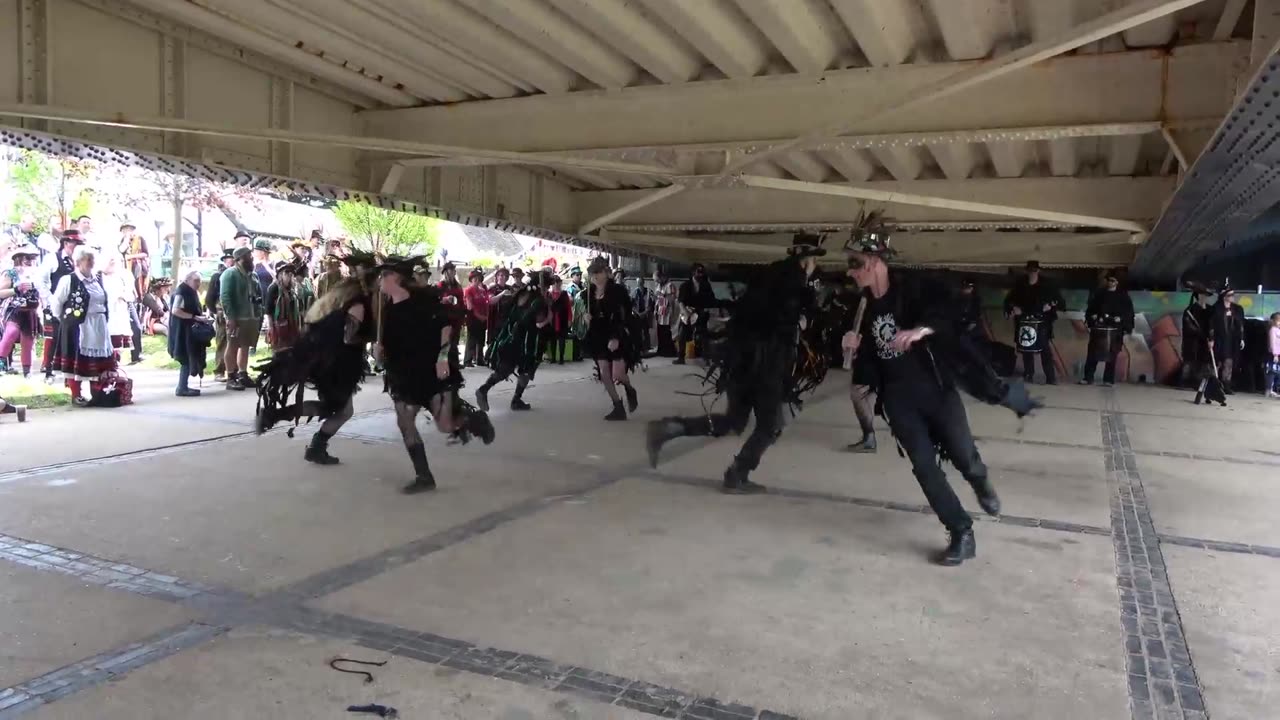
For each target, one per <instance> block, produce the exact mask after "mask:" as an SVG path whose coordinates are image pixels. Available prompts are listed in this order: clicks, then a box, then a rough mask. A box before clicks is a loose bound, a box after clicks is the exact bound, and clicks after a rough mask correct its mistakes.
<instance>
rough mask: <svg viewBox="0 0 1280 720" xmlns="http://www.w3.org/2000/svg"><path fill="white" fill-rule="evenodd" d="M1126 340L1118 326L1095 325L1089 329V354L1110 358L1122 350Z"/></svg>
mask: <svg viewBox="0 0 1280 720" xmlns="http://www.w3.org/2000/svg"><path fill="white" fill-rule="evenodd" d="M1123 342H1124V337H1123V334H1122V333H1121V332H1120V328H1118V327H1095V328H1093V329H1092V330H1090V331H1089V356H1090V357H1095V358H1109V357H1111V355H1113V354H1115V353H1119V352H1120V348H1121V347H1122V345H1123Z"/></svg>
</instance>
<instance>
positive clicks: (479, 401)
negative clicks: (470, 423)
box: [476, 387, 489, 412]
mask: <svg viewBox="0 0 1280 720" xmlns="http://www.w3.org/2000/svg"><path fill="white" fill-rule="evenodd" d="M476 405H478V406H479V407H480V409H481V410H483V411H485V412H489V389H488V388H485V387H481V388H480V389H478V390H476Z"/></svg>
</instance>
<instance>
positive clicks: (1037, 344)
mask: <svg viewBox="0 0 1280 720" xmlns="http://www.w3.org/2000/svg"><path fill="white" fill-rule="evenodd" d="M1013 342H1014V345H1016V346H1017V348H1018V352H1024V353H1040V352H1044V350H1045V348H1047V347H1048V346H1049V326H1048V324H1047V323H1045V321H1044V320H1042V319H1041V318H1040V317H1038V316H1035V315H1031V316H1027V315H1020V316H1018V319H1017V321H1016V322H1015V323H1014V325H1013Z"/></svg>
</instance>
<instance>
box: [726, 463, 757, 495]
mask: <svg viewBox="0 0 1280 720" xmlns="http://www.w3.org/2000/svg"><path fill="white" fill-rule="evenodd" d="M747 472H748V471H747V470H746V469H744V468H742V467H741V466H740V465H738V462H737V461H736V460H735V461H734V463H733V464H732V465H730V466H729V469H728V470H725V471H724V487H722V488H721V491H722V492H724V493H726V494H728V495H758V494H760V493H762V492H765V486H763V485H760V484H759V483H753V482H751V481H750V480H748V479H747Z"/></svg>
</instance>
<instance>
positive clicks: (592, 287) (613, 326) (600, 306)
mask: <svg viewBox="0 0 1280 720" xmlns="http://www.w3.org/2000/svg"><path fill="white" fill-rule="evenodd" d="M587 276H588V277H589V278H590V279H591V282H590V283H589V284H588V285H587V287H586V289H585V290H583V292H584V293H586V294H587V299H586V309H587V314H586V318H585V319H586V324H587V335H586V338H585V340H586V345H587V354H588V355H590V356H591V359H592V360H595V363H596V373H597V374H598V375H599V376H600V382H601V383H603V384H604V389H605V392H607V393H609V399H610V400H611V401H613V411H612V412H610V413H609V414H608V415H605V416H604V419H605V420H626V419H627V412H628V411H630V412H635V411H636V408H638V407H639V406H640V399H639V396H638V395H636V389H635V388H634V387H632V385H631V376H630V374H629V373H630V372H631V369H632V368H634V367H635V366H636V365H637V364H638V363H639V362H640V353H639V347H638V346H637V339H636V338H635V336H634V333H633V332H632V331H633V329H634V326H633V323H632V318H631V299H630V298H629V297H628V296H627V290H626V287H625V286H623V285H622V284H621V283H619V282H617V281H616V280H613V279H612V278H610V277H609V261H608V260H605V259H604V258H602V257H600V258H596V259H595V260H592V261H591V265H589V266H588V267H587ZM618 385H621V386H622V387H623V389H624V390H625V391H626V393H627V406H626V408H625V409H624V408H623V406H622V399H621V398H620V397H618V388H617V386H618Z"/></svg>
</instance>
